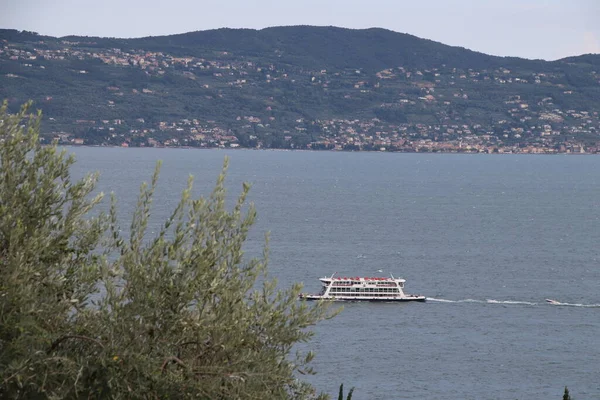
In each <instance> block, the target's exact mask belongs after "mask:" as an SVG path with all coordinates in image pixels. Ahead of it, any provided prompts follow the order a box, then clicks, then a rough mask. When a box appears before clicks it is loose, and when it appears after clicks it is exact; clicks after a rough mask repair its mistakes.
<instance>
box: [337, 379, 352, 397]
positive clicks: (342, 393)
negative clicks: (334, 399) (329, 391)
mask: <svg viewBox="0 0 600 400" xmlns="http://www.w3.org/2000/svg"><path fill="white" fill-rule="evenodd" d="M352 393H354V388H352V389H350V391H349V392H348V397H346V399H345V400H352ZM338 400H344V384H343V383H342V384H341V385H340V392H339V394H338Z"/></svg>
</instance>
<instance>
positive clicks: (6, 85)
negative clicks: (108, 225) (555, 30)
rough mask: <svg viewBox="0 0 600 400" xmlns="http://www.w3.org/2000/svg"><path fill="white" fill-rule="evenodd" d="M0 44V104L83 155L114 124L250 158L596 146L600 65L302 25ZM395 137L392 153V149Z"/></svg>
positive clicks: (130, 137) (132, 135) (136, 141)
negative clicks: (292, 150) (430, 148)
mask: <svg viewBox="0 0 600 400" xmlns="http://www.w3.org/2000/svg"><path fill="white" fill-rule="evenodd" d="M0 41H1V42H0V43H2V45H3V47H2V50H1V51H2V53H0V96H1V97H5V98H9V99H11V104H13V105H14V104H16V103H18V102H19V101H23V100H25V99H27V98H32V99H34V100H36V101H37V103H38V106H39V107H41V108H42V109H43V110H44V112H45V114H46V116H47V117H48V119H50V118H52V119H53V120H52V121H49V122H48V124H46V125H47V128H48V130H57V129H60V130H64V131H65V132H67V133H73V134H74V135H75V136H81V137H83V138H85V142H87V143H105V142H107V141H108V142H109V143H113V141H112V140H111V139H110V137H108V136H107V135H106V134H105V132H102V131H104V130H105V129H99V128H102V127H103V126H102V125H109V124H107V123H101V122H100V121H102V120H104V121H106V120H115V119H116V120H120V121H121V122H120V123H118V124H116V126H111V128H113V129H112V130H111V131H110V132H118V135H119V136H118V141H123V140H125V141H129V143H130V144H132V145H140V144H145V145H151V144H152V143H159V144H165V140H168V139H176V140H175V142H172V143H174V144H191V145H197V144H198V141H200V142H201V141H202V140H203V139H193V140H192V139H190V138H189V137H187V138H186V137H183V136H182V134H180V132H182V131H181V130H178V129H181V127H183V131H185V132H186V133H188V134H190V135H191V136H194V137H200V136H205V137H207V136H210V137H211V138H213V139H215V142H213V143H212V144H211V143H207V144H206V145H214V144H220V143H221V142H223V140H221V139H220V138H218V137H216V136H223V137H225V136H226V137H230V138H229V139H227V140H226V141H225V142H226V143H225V144H226V145H227V144H231V143H234V142H237V143H238V144H241V145H243V146H251V147H252V146H258V145H261V146H262V147H286V146H287V147H289V146H292V147H296V148H298V147H306V146H307V145H309V144H311V143H313V144H315V145H316V146H313V147H320V146H324V147H325V148H329V147H332V146H333V147H339V146H337V145H341V147H342V148H352V149H354V148H373V147H375V148H380V147H387V148H391V147H395V148H399V147H402V146H405V145H406V144H407V143H408V144H414V142H415V140H416V139H418V140H425V141H433V142H451V141H456V140H460V139H461V136H475V137H476V138H479V141H481V136H486V135H487V136H490V137H493V138H492V139H485V140H486V141H487V142H488V144H489V145H492V146H496V148H498V147H505V146H508V145H510V146H513V145H516V144H520V145H528V144H532V143H533V144H534V145H535V146H542V144H543V146H542V147H548V146H550V147H553V148H559V147H560V146H561V145H564V144H565V143H568V142H569V137H571V139H572V137H573V133H574V131H573V129H576V130H577V132H575V133H577V134H578V137H577V138H576V139H577V140H576V142H577V143H578V144H583V143H585V145H587V146H589V145H594V144H595V143H596V141H597V136H598V135H597V132H598V129H599V128H600V126H598V116H597V113H598V110H600V83H599V82H600V76H599V75H598V72H600V71H596V69H597V68H598V66H599V65H600V55H582V56H578V57H569V58H566V59H563V60H558V61H553V62H547V61H543V60H526V59H520V58H514V57H496V56H490V55H486V54H483V53H478V52H474V51H471V50H467V49H464V48H461V47H452V46H446V45H443V44H441V43H437V42H434V41H430V40H426V39H420V38H417V37H415V36H412V35H408V34H402V33H396V32H392V31H388V30H385V29H379V28H372V29H364V30H353V29H345V28H335V27H310V26H293V27H274V28H266V29H262V30H252V29H217V30H211V31H198V32H191V33H185V34H177V35H169V36H157V37H145V38H137V39H116V38H94V37H79V36H68V37H63V38H53V37H48V36H39V35H36V34H34V33H31V32H18V31H15V30H0ZM115 88H116V89H115ZM582 113H583V114H582ZM578 116H583V118H579V117H578ZM374 118H375V119H374ZM578 119H582V120H584V122H585V123H584V125H585V126H582V125H581V121H579V120H578ZM77 120H79V121H82V120H83V121H94V122H93V123H89V125H90V126H85V129H84V128H83V126H84V125H85V123H82V122H79V123H76V121H77ZM142 120H143V121H144V122H141V121H142ZM183 120H196V121H202V124H204V125H202V124H200V123H198V124H194V123H190V125H191V127H189V129H188V127H187V126H186V125H185V122H182V121H183ZM209 121H213V122H210V123H209ZM340 121H342V122H340ZM343 121H346V122H343ZM352 121H358V122H355V123H354V124H352V123H351V122H352ZM161 122H162V123H163V124H162V125H160V123H161ZM74 124H75V125H74ZM82 124H84V125H82ZM173 124H175V125H173ZM113 125H114V124H113ZM179 125H181V126H179ZM352 125H355V126H352ZM532 125H533V126H534V127H535V128H534V129H531V126H532ZM544 125H549V126H550V128H548V126H546V127H544ZM69 126H71V131H74V132H70V131H69V130H68V129H69ZM73 126H74V127H73ZM165 126H169V127H172V126H175V128H173V132H169V131H170V129H167V128H165ZM454 126H457V127H458V126H459V127H460V129H458V128H456V127H454ZM465 126H466V128H465ZM104 128H108V127H107V126H104ZM125 128H127V129H125ZM580 128H581V129H580ZM144 130H146V132H145V134H144V135H143V137H140V135H139V132H140V131H141V132H143V131H144ZM149 130H154V131H149ZM136 131H137V132H136ZM456 131H461V132H460V133H456ZM465 131H466V135H465V134H464V132H465ZM216 132H218V133H216ZM377 132H379V134H376V133H377ZM548 132H550V133H548ZM546 133H548V134H546ZM150 134H151V135H150ZM374 134H375V135H374ZM111 135H112V134H111ZM121 135H122V136H121ZM348 135H350V136H352V135H354V136H355V138H354V139H352V138H351V137H349V136H348ZM360 135H363V136H362V137H361V136H360ZM394 135H396V136H395V137H396V139H398V138H402V139H403V142H402V143H400V142H401V141H400V140H396V141H395V142H396V145H394V146H392V143H391V142H392V141H393V140H392V139H391V138H392V137H394ZM504 135H508V136H504ZM109 136H110V135H109ZM148 136H152V139H153V140H152V142H151V143H148ZM342 136H344V137H345V139H343V140H342V139H339V138H340V137H342ZM365 136H366V137H369V136H370V137H371V138H370V139H368V138H367V139H365ZM233 137H235V138H236V139H234V138H233ZM251 138H252V139H251ZM336 138H338V139H336ZM182 139H186V140H185V141H183V142H182ZM349 139H352V140H349ZM541 139H544V140H541ZM548 139H552V143H547V142H548ZM211 140H212V139H211ZM336 141H338V142H340V143H336ZM467 141H468V140H467ZM571 141H572V142H573V143H575V142H574V141H573V140H571ZM475 142H477V140H475V141H473V144H476V143H475ZM542 142H544V143H542ZM356 143H359V144H358V145H357V144H356ZM535 143H537V144H535ZM167 144H169V143H167ZM411 148H412V149H413V150H414V149H415V148H414V146H413V147H411ZM407 150H410V148H408V149H407Z"/></svg>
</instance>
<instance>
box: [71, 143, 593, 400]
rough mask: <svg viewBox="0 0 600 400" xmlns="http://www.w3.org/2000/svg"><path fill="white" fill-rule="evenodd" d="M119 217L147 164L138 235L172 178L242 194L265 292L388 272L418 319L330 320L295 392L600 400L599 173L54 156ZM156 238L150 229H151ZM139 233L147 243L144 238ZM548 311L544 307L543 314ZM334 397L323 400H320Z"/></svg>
mask: <svg viewBox="0 0 600 400" xmlns="http://www.w3.org/2000/svg"><path fill="white" fill-rule="evenodd" d="M69 151H72V152H75V153H76V155H77V158H78V163H77V164H76V166H75V169H74V171H75V174H76V175H81V174H82V173H83V171H99V172H100V173H101V180H100V185H99V186H100V189H101V190H103V191H105V192H110V191H114V192H115V193H116V195H117V198H118V200H119V207H120V211H121V212H122V215H123V218H124V222H123V225H124V226H127V225H128V224H129V221H128V220H126V219H125V217H126V216H127V217H129V216H130V215H131V210H132V208H133V206H134V205H135V202H136V196H137V193H138V188H139V184H140V183H141V182H142V181H143V180H149V179H150V176H151V174H152V170H153V167H154V163H155V161H156V160H158V159H161V160H163V162H164V164H163V168H162V173H161V179H160V181H159V190H158V192H157V198H156V201H155V209H154V216H155V220H154V221H155V223H156V224H158V223H160V222H162V221H164V219H165V218H166V217H167V213H168V212H169V211H170V210H172V208H173V207H174V206H175V204H176V203H177V201H178V199H179V194H180V192H181V191H182V190H183V188H184V186H185V183H186V180H187V177H188V175H189V174H192V175H194V176H195V178H196V180H195V182H196V184H195V188H196V192H197V193H201V194H208V193H209V192H210V190H211V189H212V187H213V185H214V182H215V180H216V177H217V174H218V172H219V170H220V168H221V165H222V162H223V159H224V157H225V156H226V155H227V156H229V157H230V168H229V174H228V181H227V182H228V183H227V187H228V188H229V194H230V196H231V199H233V197H234V196H235V195H237V194H238V193H239V191H240V189H241V183H242V182H243V181H248V182H251V183H252V185H253V186H252V190H251V193H250V196H249V199H250V200H251V201H253V202H254V203H255V204H256V206H257V209H258V215H259V218H258V222H257V224H256V225H255V227H254V230H253V234H252V235H251V237H250V240H249V243H248V253H249V254H258V253H259V251H260V248H261V245H262V243H263V235H264V233H265V232H266V231H270V232H271V242H270V248H271V262H270V268H269V270H270V275H271V276H273V277H276V278H277V279H278V280H279V282H280V284H281V285H282V286H286V285H289V284H290V283H291V282H295V281H301V282H304V283H305V286H306V291H309V292H318V291H319V289H320V284H319V282H318V280H317V279H318V278H319V277H321V276H324V275H331V274H332V273H334V272H338V273H340V274H341V275H342V276H348V275H351V276H356V275H366V276H374V275H381V274H378V273H377V272H376V271H377V270H379V269H381V270H383V271H384V274H386V275H387V274H389V273H392V274H394V276H396V277H403V278H405V279H406V280H407V283H406V292H407V293H415V294H424V295H426V296H427V297H428V298H429V300H428V301H427V302H426V303H406V304H380V303H372V304H371V303H346V304H345V305H344V306H345V309H344V311H343V312H342V313H341V314H340V315H339V316H338V317H336V318H334V319H333V320H330V321H325V322H324V323H322V324H320V325H319V326H317V327H316V329H315V330H316V335H315V337H314V340H313V341H312V342H311V343H310V345H309V347H311V348H312V349H314V350H315V351H316V352H317V357H316V360H315V362H314V367H315V369H316V370H317V372H318V374H317V375H316V376H314V377H311V378H309V379H310V381H311V382H312V383H314V384H315V385H316V386H317V388H318V389H319V390H323V391H326V392H330V393H334V392H335V391H336V390H337V387H338V386H339V384H340V383H344V384H345V386H346V387H350V386H355V387H356V390H355V394H354V398H355V399H478V400H479V399H528V400H531V399H540V400H541V399H544V400H547V399H560V398H562V392H563V390H564V386H568V387H569V389H570V391H571V394H572V396H573V397H574V398H576V399H580V400H583V399H592V398H600V268H598V266H599V258H600V226H599V224H600V157H594V156H533V155H498V156H490V155H458V154H389V153H335V152H283V151H251V150H248V151H245V150H240V151H224V150H193V149H120V148H83V147H82V148H70V149H69ZM153 226H154V227H156V226H157V225H153ZM151 229H152V226H151ZM546 298H551V299H556V300H558V301H559V302H561V303H562V304H561V305H552V304H548V303H546V302H545V299H546ZM336 398H337V397H336Z"/></svg>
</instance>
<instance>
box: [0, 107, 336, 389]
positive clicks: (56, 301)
mask: <svg viewBox="0 0 600 400" xmlns="http://www.w3.org/2000/svg"><path fill="white" fill-rule="evenodd" d="M28 109H29V105H28V104H27V105H24V106H23V107H22V108H21V110H20V112H18V113H16V114H15V115H10V114H8V112H7V106H6V103H4V105H3V106H2V108H1V109H0V121H1V122H0V165H1V166H2V170H1V171H0V276H1V277H2V279H1V280H0V397H1V398H41V399H46V398H48V399H55V398H57V399H58V398H69V399H79V398H114V399H119V398H127V399H130V398H134V399H135V398H144V399H146V398H157V399H158V398H160V399H163V398H165V399H166V398H200V399H305V398H315V397H316V395H315V390H314V389H313V388H312V387H311V386H310V385H309V384H308V383H306V382H304V381H302V380H300V379H298V377H300V376H301V375H303V374H307V373H313V371H312V369H311V368H310V365H309V363H310V361H311V359H312V358H313V353H312V352H310V351H309V352H298V351H296V348H297V346H296V345H297V344H298V343H300V342H305V341H307V340H309V339H310V337H311V336H312V331H310V330H309V329H307V328H309V327H310V326H312V325H314V324H315V323H317V322H318V321H320V320H322V319H325V318H329V317H331V316H332V315H333V314H335V312H332V311H330V310H328V309H327V307H326V305H325V304H322V303H316V304H314V305H313V306H308V305H307V304H305V303H304V302H299V301H298V300H297V298H298V294H299V293H300V290H301V286H300V285H299V284H296V285H293V286H292V287H291V288H289V289H287V290H278V289H277V287H276V286H277V285H276V282H275V281H274V280H270V279H268V277H267V276H266V269H267V262H268V251H267V243H265V249H264V253H263V256H262V257H260V258H253V259H246V257H244V251H243V245H244V243H245V241H246V239H247V235H248V232H249V229H250V227H251V226H252V224H253V223H254V220H255V217H256V211H255V209H254V207H253V205H252V204H250V205H247V204H246V197H247V194H248V191H249V185H247V184H244V185H243V188H242V191H241V194H240V195H239V197H238V199H237V202H236V203H235V205H234V206H233V207H229V209H228V207H226V204H225V187H224V179H225V171H226V168H227V160H226V162H225V165H224V168H223V172H222V173H221V174H220V175H219V177H218V179H217V183H216V186H215V188H214V190H213V191H212V193H211V194H210V196H208V197H206V198H204V197H200V198H193V196H192V184H193V180H192V178H190V179H189V181H188V186H187V188H185V190H183V193H182V195H181V200H180V202H179V204H178V205H177V207H176V208H175V209H174V210H173V212H172V213H171V215H170V217H169V218H168V219H167V220H166V221H165V222H164V224H163V225H162V228H161V229H160V231H159V232H158V233H157V234H154V235H150V234H148V232H147V229H146V228H147V226H148V220H149V217H150V213H151V204H152V198H153V193H154V190H155V188H156V184H157V178H158V170H159V167H158V166H157V169H156V171H155V173H154V175H153V178H152V180H151V182H150V183H149V184H143V185H142V186H141V189H140V195H139V201H138V204H137V208H136V210H135V212H134V213H133V216H132V218H131V226H130V229H129V232H130V233H129V234H128V235H127V236H126V237H123V235H122V233H121V232H122V230H121V229H120V226H119V222H120V221H119V220H118V219H117V207H116V201H115V200H114V198H113V199H112V201H111V202H110V210H109V211H107V212H100V211H98V210H97V207H95V206H96V205H98V203H100V202H101V201H102V198H103V196H102V194H98V195H95V196H93V193H94V191H95V187H96V183H97V176H96V175H88V176H86V177H85V178H83V179H81V180H79V181H76V182H73V181H72V180H71V177H70V174H69V169H70V166H71V165H72V164H73V162H74V159H73V157H72V156H67V155H66V153H65V152H64V151H59V149H58V148H57V146H56V144H53V145H50V146H42V145H41V144H40V139H39V122H40V114H38V115H37V116H29V115H28V112H29V111H28ZM90 212H91V213H90ZM266 242H268V240H267V241H266ZM320 397H324V396H320Z"/></svg>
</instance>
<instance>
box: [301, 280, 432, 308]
mask: <svg viewBox="0 0 600 400" xmlns="http://www.w3.org/2000/svg"><path fill="white" fill-rule="evenodd" d="M319 280H320V281H321V284H322V285H323V289H322V290H321V293H319V294H307V293H302V294H300V298H301V299H304V300H335V301H425V296H420V295H415V294H405V293H404V290H403V289H404V282H406V280H404V279H399V278H394V277H393V276H391V277H390V278H379V277H337V278H336V277H335V274H333V275H331V277H324V278H319Z"/></svg>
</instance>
